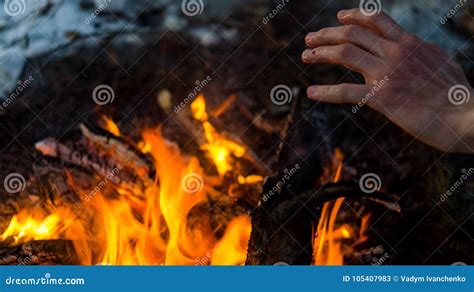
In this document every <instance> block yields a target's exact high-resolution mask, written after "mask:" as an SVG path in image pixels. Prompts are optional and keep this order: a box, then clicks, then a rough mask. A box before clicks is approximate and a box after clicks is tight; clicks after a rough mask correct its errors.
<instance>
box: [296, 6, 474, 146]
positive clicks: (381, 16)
mask: <svg viewBox="0 0 474 292" xmlns="http://www.w3.org/2000/svg"><path fill="white" fill-rule="evenodd" d="M337 18H338V20H339V22H341V23H342V24H343V25H342V26H340V27H331V28H324V29H322V30H320V31H318V32H312V33H309V34H308V35H307V36H306V45H307V46H308V47H309V48H310V49H307V50H305V51H304V52H303V54H302V59H303V62H305V63H331V64H339V65H343V66H345V67H347V68H348V69H350V70H353V71H357V72H359V73H361V74H362V75H363V76H364V79H365V84H337V85H318V86H310V87H309V88H308V90H307V94H308V97H309V98H311V99H315V100H320V101H324V102H331V103H353V104H358V105H359V107H361V106H363V105H364V104H367V105H368V106H370V107H371V108H373V109H375V110H377V111H379V112H381V113H382V114H384V115H385V116H386V117H387V118H388V119H390V120H391V121H392V122H394V123H395V124H397V125H398V126H400V127H401V128H403V129H404V130H405V131H407V132H409V133H410V134H411V135H413V136H414V137H415V138H417V139H419V140H421V141H423V142H425V143H427V144H430V145H432V146H434V147H436V148H438V149H440V150H443V151H446V152H462V153H474V102H473V101H474V90H473V88H472V87H471V86H470V85H469V83H468V81H467V79H466V76H465V74H464V72H463V70H462V68H461V67H460V66H459V65H458V64H456V63H454V62H453V61H451V60H450V57H449V56H448V55H447V54H445V53H444V52H443V51H442V50H441V49H440V48H439V47H437V46H435V45H432V44H429V43H426V42H423V41H422V40H420V39H419V38H417V37H416V36H414V35H412V34H410V33H408V32H406V31H404V30H403V29H402V28H401V27H400V26H399V25H398V24H397V23H396V22H395V21H394V20H393V19H392V18H390V16H388V15H387V14H385V13H383V12H382V13H378V14H375V15H373V16H366V15H364V14H363V13H362V11H361V10H359V9H352V10H343V11H340V12H339V13H338V15H337ZM382 80H384V81H383V82H382V83H381V81H382ZM374 84H378V86H377V90H376V91H374V86H375V85H374ZM455 86H456V87H455ZM453 87H454V88H463V90H462V92H461V93H460V90H459V89H458V90H456V91H453V89H452V88H453ZM450 89H451V92H450ZM368 94H369V95H368ZM449 96H453V97H452V98H451V99H450V98H448V97H449ZM469 97H472V98H471V99H469ZM453 100H454V102H453ZM460 100H462V101H460Z"/></svg>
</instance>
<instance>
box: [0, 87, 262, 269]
mask: <svg viewBox="0 0 474 292" xmlns="http://www.w3.org/2000/svg"><path fill="white" fill-rule="evenodd" d="M205 106H206V104H205V100H204V97H203V96H200V97H198V99H197V100H196V101H195V102H194V103H193V104H192V106H191V109H192V112H193V113H194V116H195V118H196V119H197V120H199V121H200V122H201V123H202V125H203V127H204V130H205V135H206V139H207V142H206V144H204V145H202V147H201V149H202V150H203V151H206V154H207V156H208V157H209V159H210V160H211V161H213V162H214V163H215V165H216V168H217V170H218V173H219V174H220V175H219V177H217V179H216V177H208V176H207V175H206V174H205V172H204V170H203V169H202V167H201V166H200V164H199V161H198V159H197V158H196V157H187V156H185V155H183V154H182V153H181V152H180V150H179V148H178V146H177V145H176V144H174V143H170V142H168V141H166V140H165V139H164V138H163V137H162V136H161V131H159V130H157V131H152V130H145V131H144V132H143V135H142V141H141V142H140V143H139V145H138V147H139V149H140V150H141V151H142V152H143V153H149V154H150V155H151V157H152V158H153V161H154V164H155V170H156V178H155V180H154V181H151V182H149V184H150V185H146V186H145V187H144V189H143V194H141V195H142V196H141V197H140V198H137V196H135V195H133V194H131V192H130V191H129V190H130V189H131V187H130V186H128V185H123V186H122V185H121V186H120V187H118V186H116V185H113V184H112V183H111V185H110V189H107V184H106V183H105V182H103V183H102V186H103V187H104V189H99V190H97V191H96V192H95V193H94V195H93V196H90V195H89V196H83V195H82V196H80V197H81V198H85V197H87V198H88V199H87V200H84V201H83V202H82V204H83V206H84V208H87V210H88V211H90V213H91V215H92V216H90V217H91V218H92V220H91V221H87V220H83V219H82V218H81V219H78V218H76V217H75V215H74V213H73V210H63V209H53V210H52V212H51V214H50V215H48V216H29V215H28V210H24V211H22V212H20V213H18V214H17V215H16V216H14V217H12V219H11V222H10V225H9V226H8V227H7V229H6V230H5V231H4V232H3V234H2V240H5V239H7V238H10V237H11V238H13V239H15V241H16V242H18V241H20V240H22V241H23V240H24V241H27V240H33V239H55V238H63V239H70V240H72V242H73V244H74V247H75V249H76V251H77V255H78V257H79V260H80V263H81V264H84V265H91V264H98V263H100V264H107V265H194V264H195V263H196V259H202V260H200V262H202V263H205V264H208V263H211V264H215V265H241V264H244V262H245V259H246V255H247V242H248V240H249V238H250V232H251V223H250V218H249V217H248V216H243V215H242V216H238V217H235V218H233V219H232V220H231V221H230V223H229V224H228V225H227V228H226V230H225V232H224V235H223V236H218V235H217V234H216V230H215V227H213V225H212V224H211V218H210V217H209V215H208V214H200V215H199V216H200V217H199V220H190V217H192V216H191V213H192V212H193V211H194V212H197V211H196V210H199V208H195V207H197V206H198V205H199V204H202V203H205V202H206V200H207V196H208V194H209V192H212V191H213V189H214V187H215V186H217V185H218V184H219V183H221V182H222V181H223V175H224V174H227V173H228V172H232V176H233V177H234V179H235V180H236V182H238V181H239V179H238V175H239V174H238V173H235V172H236V170H235V167H234V165H235V164H236V158H238V157H242V155H243V154H244V153H245V151H246V150H245V147H244V146H242V145H240V144H239V143H237V142H234V141H232V140H229V139H226V138H223V137H222V136H221V135H220V134H219V133H218V132H217V131H216V130H215V129H214V127H213V126H212V125H211V123H210V122H209V121H207V112H206V108H205ZM104 121H106V122H107V123H106V125H107V126H106V128H107V130H109V131H110V132H113V133H114V134H118V135H120V130H119V128H118V126H117V125H116V124H115V123H113V121H112V120H111V119H108V118H106V119H104ZM137 175H140V174H138V173H137ZM260 178H261V177H259V176H256V175H251V176H248V177H243V176H242V178H241V179H240V180H242V179H243V180H244V182H245V183H249V184H250V183H258V182H259V181H261V179H260ZM72 180H73V179H72ZM96 189H97V188H96ZM110 192H112V193H113V196H111V195H110ZM214 192H215V191H214ZM204 259H205V260H204Z"/></svg>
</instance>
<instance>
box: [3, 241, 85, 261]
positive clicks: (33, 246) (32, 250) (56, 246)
mask: <svg viewBox="0 0 474 292" xmlns="http://www.w3.org/2000/svg"><path fill="white" fill-rule="evenodd" d="M40 264H41V265H51V264H56V265H65V264H72V265H74V264H79V263H78V261H77V257H76V252H75V250H74V246H73V244H72V242H71V241H69V240H36V241H30V242H28V243H24V244H19V245H15V246H12V247H10V246H8V247H0V265H40Z"/></svg>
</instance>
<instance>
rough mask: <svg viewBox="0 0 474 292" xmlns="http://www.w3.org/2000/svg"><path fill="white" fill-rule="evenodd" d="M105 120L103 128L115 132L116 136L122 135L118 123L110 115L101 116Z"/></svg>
mask: <svg viewBox="0 0 474 292" xmlns="http://www.w3.org/2000/svg"><path fill="white" fill-rule="evenodd" d="M101 118H102V122H103V128H104V129H105V130H107V131H109V132H110V133H112V134H114V135H115V136H117V137H119V136H120V129H119V127H118V125H117V124H116V123H115V122H114V121H113V120H112V119H111V118H109V117H107V116H101Z"/></svg>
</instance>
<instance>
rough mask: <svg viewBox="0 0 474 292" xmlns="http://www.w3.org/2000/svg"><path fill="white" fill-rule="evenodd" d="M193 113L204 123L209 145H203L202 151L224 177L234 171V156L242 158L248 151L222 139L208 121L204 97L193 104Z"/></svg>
mask: <svg viewBox="0 0 474 292" xmlns="http://www.w3.org/2000/svg"><path fill="white" fill-rule="evenodd" d="M191 111H192V112H193V114H194V118H195V119H196V120H198V121H200V122H202V126H203V128H204V136H205V137H206V140H207V143H205V144H203V145H201V150H204V151H206V152H207V155H208V157H209V158H210V159H211V160H212V161H213V162H214V164H215V166H216V168H217V172H218V173H219V174H220V175H224V174H226V173H227V172H229V171H231V170H232V169H233V165H232V155H233V156H235V157H237V158H240V157H242V156H243V155H244V154H245V152H246V150H245V147H244V146H242V145H240V144H239V143H237V142H235V141H232V140H229V139H226V138H224V137H222V136H221V135H220V134H219V133H218V132H217V131H216V129H215V128H214V126H213V125H212V124H211V123H210V122H209V121H208V115H207V112H206V102H205V99H204V96H203V95H199V96H198V97H196V100H195V101H194V102H193V103H192V104H191Z"/></svg>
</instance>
